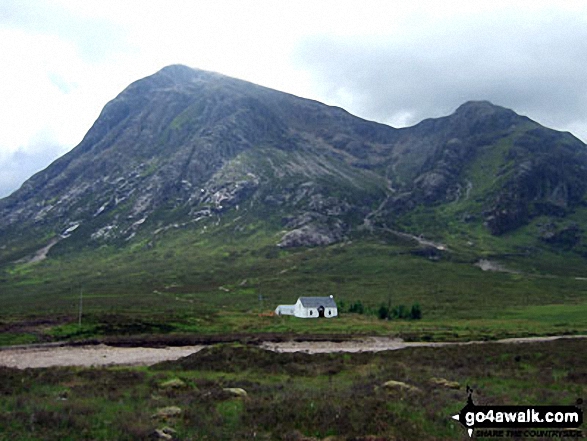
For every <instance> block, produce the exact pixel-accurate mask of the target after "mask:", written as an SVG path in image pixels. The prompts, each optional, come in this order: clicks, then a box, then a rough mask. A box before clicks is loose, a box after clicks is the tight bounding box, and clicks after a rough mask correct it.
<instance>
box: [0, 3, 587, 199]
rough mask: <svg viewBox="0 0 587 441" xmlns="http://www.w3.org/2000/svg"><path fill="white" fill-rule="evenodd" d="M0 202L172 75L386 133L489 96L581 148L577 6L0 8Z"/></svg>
mask: <svg viewBox="0 0 587 441" xmlns="http://www.w3.org/2000/svg"><path fill="white" fill-rule="evenodd" d="M0 60H1V62H0V124H1V129H0V197H2V196H6V195H8V194H9V193H11V192H12V191H14V190H16V189H17V188H18V187H19V186H20V185H21V184H22V183H23V182H24V180H26V179H27V178H28V177H30V176H31V175H32V174H33V173H35V172H36V171H39V170H41V169H43V168H45V167H46V166H47V165H49V163H50V162H52V161H53V160H55V159H56V158H57V157H59V156H60V155H62V154H63V153H65V152H67V151H68V150H70V149H72V148H73V147H75V145H77V144H78V143H79V142H80V141H81V139H82V137H83V136H84V134H85V133H86V132H87V130H88V129H89V128H90V126H91V125H92V123H93V122H94V121H95V119H96V118H97V117H98V115H99V113H100V111H101V109H102V107H103V106H104V105H105V104H106V102H108V101H109V100H111V99H112V98H114V97H115V96H116V95H117V94H118V93H119V92H120V91H122V90H123V89H124V88H125V87H126V86H127V85H128V84H130V83H131V82H132V81H135V80H137V79H139V78H142V77H145V76H147V75H150V74H152V73H154V72H156V71H158V70H159V69H161V68H162V67H164V66H166V65H169V64H176V63H181V64H185V65H188V66H191V67H195V68H201V69H206V70H212V71H216V72H220V73H223V74H226V75H229V76H233V77H237V78H242V79H245V80H248V81H252V82H255V83H257V84H261V85H264V86H267V87H272V88H275V89H278V90H282V91H285V92H289V93H293V94H296V95H300V96H303V97H306V98H312V99H316V100H319V101H322V102H324V103H327V104H330V105H337V106H340V107H343V108H345V109H347V110H348V111H349V112H351V113H353V114H355V115H357V116H360V117H362V118H366V119H371V120H375V121H379V122H383V123H387V124H390V125H392V126H394V127H403V126H407V125H413V124H415V123H417V122H419V121H421V120H422V119H424V118H428V117H439V116H444V115H447V114H450V113H451V112H453V111H454V110H455V109H456V108H457V107H458V106H459V105H460V104H462V103H463V102H465V101H468V100H478V99H487V100H490V101H492V102H493V103H494V104H499V105H502V106H505V107H509V108H512V109H514V110H515V111H517V112H518V113H520V114H524V115H527V116H529V117H530V118H532V119H534V120H536V121H538V122H540V123H541V124H544V125H546V126H549V127H552V128H556V129H558V130H566V131H570V132H572V133H574V134H575V135H576V136H577V137H579V138H580V139H582V140H583V141H587V72H586V68H587V62H586V60H587V2H585V1H583V0H577V1H564V0H552V1H548V2H543V1H537V0H533V1H519V0H508V1H499V0H491V1H478V0H474V1H473V0H467V1H450V0H444V1H414V0H411V1H391V0H386V1H365V0H360V1H345V0H336V1H317V0H310V1H302V0H292V1H289V2H283V1H277V0H273V1H248V0H235V1H223V0H210V1H194V0H186V1H170V0H165V1H158V0H149V1H144V0H141V1H133V0H125V1H120V0H100V1H91V0H84V1H79V0H51V1H49V0H47V1H41V0H2V1H1V2H0Z"/></svg>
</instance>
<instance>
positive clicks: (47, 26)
mask: <svg viewBox="0 0 587 441" xmlns="http://www.w3.org/2000/svg"><path fill="white" fill-rule="evenodd" d="M0 25H1V26H3V27H6V28H15V29H21V30H25V31H28V32H32V33H35V34H44V35H53V36H57V37H59V38H62V39H64V40H67V41H69V42H73V43H74V44H75V45H76V47H77V48H78V51H79V53H80V55H81V56H82V57H83V58H84V59H86V60H87V61H92V62H96V61H100V60H101V59H105V58H108V57H110V56H111V55H112V54H114V53H119V52H120V51H121V50H124V49H125V48H127V47H128V45H127V43H126V38H125V32H124V30H123V29H120V28H119V27H117V26H115V25H114V24H112V23H110V22H108V21H107V20H105V19H98V18H92V17H79V16H75V15H73V14H72V13H71V12H70V11H68V10H67V9H65V8H64V7H62V6H59V5H58V4H53V3H51V2H44V1H40V0H3V1H2V2H1V3H0Z"/></svg>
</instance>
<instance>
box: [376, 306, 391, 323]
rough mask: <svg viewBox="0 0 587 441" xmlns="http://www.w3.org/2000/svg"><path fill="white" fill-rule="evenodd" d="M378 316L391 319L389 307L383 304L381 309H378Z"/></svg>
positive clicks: (382, 318)
mask: <svg viewBox="0 0 587 441" xmlns="http://www.w3.org/2000/svg"><path fill="white" fill-rule="evenodd" d="M377 316H378V317H379V318H380V319H381V320H387V319H389V318H390V317H389V308H388V307H387V306H385V305H383V304H382V305H381V306H380V307H379V311H377Z"/></svg>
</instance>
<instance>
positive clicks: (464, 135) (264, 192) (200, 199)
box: [0, 65, 587, 265]
mask: <svg viewBox="0 0 587 441" xmlns="http://www.w3.org/2000/svg"><path fill="white" fill-rule="evenodd" d="M586 178H587V149H586V146H585V145H584V144H583V143H582V142H581V141H579V140H578V139H577V138H575V137H574V136H572V135H571V134H569V133H562V132H557V131H554V130H551V129H548V128H545V127H542V126H541V125H539V124H538V123H536V122H534V121H532V120H530V119H529V118H527V117H524V116H520V115H518V114H516V113H515V112H514V111H512V110H509V109H505V108H503V107H499V106H495V105H493V104H491V103H489V102H483V101H481V102H468V103H465V104H463V105H462V106H461V107H459V108H458V109H457V110H456V111H455V112H454V113H453V114H452V115H449V116H446V117H443V118H437V119H428V120H425V121H422V122H421V123H419V124H417V125H415V126H413V127H409V128H403V129H395V128H392V127H388V126H386V125H383V124H378V123H375V122H371V121H366V120H363V119H361V118H358V117H355V116H353V115H351V114H349V113H348V112H346V111H345V110H343V109H341V108H338V107H331V106H327V105H324V104H321V103H319V102H316V101H312V100H308V99H303V98H299V97H296V96H293V95H289V94H286V93H282V92H278V91H275V90H271V89H268V88H265V87H261V86H258V85H254V84H251V83H248V82H245V81H241V80H237V79H233V78H229V77H226V76H223V75H220V74H216V73H212V72H206V71H202V70H196V69H191V68H188V67H185V66H180V65H174V66H169V67H166V68H164V69H162V70H161V71H159V72H157V73H156V74H154V75H151V76H149V77H147V78H144V79H141V80H139V81H136V82H135V83H133V84H131V85H130V86H128V87H127V88H126V89H125V90H124V91H123V92H122V93H120V95H118V96H117V97H116V98H115V99H113V100H112V101H111V102H109V103H108V104H107V105H106V106H105V107H104V109H103V111H102V113H101V114H100V116H99V118H98V119H97V120H96V122H95V123H94V125H93V126H92V127H91V129H90V130H89V131H88V133H87V134H86V136H85V137H84V139H83V140H82V142H81V143H80V144H79V145H78V146H77V147H75V148H74V149H73V150H71V151H70V152H69V153H67V154H66V155H64V156H63V157H61V158H59V159H58V160H57V161H55V162H54V163H53V164H51V165H50V166H49V167H47V169H45V170H43V171H41V172H39V173H37V174H36V175H34V176H33V177H32V178H30V179H29V180H28V181H26V182H25V183H24V184H23V185H22V187H21V188H20V189H19V190H17V191H16V192H14V193H13V194H12V195H10V196H9V197H7V198H4V199H2V200H0V243H1V244H2V245H1V246H0V265H2V264H10V263H12V262H15V261H21V262H24V261H31V260H32V261H35V260H40V259H42V258H44V257H45V256H47V255H48V256H49V257H51V256H52V255H55V256H58V255H67V254H68V253H75V252H79V251H80V250H85V249H90V250H91V249H97V248H99V247H102V246H114V247H118V248H124V247H127V246H133V244H138V243H141V244H146V245H149V244H152V242H153V240H156V239H157V238H159V237H162V235H164V234H166V233H167V232H169V231H173V230H179V229H187V230H190V229H191V230H192V231H199V232H202V231H204V230H206V229H210V230H211V229H213V228H214V227H218V226H227V225H230V229H229V230H226V231H225V233H224V234H228V235H231V234H246V232H247V231H248V230H250V229H251V228H252V225H259V223H261V224H262V225H263V229H265V230H266V231H267V232H268V233H267V235H268V236H271V237H274V239H272V241H273V245H274V246H275V245H277V246H278V247H279V248H282V249H284V248H292V247H300V246H323V245H329V244H333V243H337V242H341V241H344V240H347V239H349V238H352V237H353V235H355V234H361V232H363V233H364V232H372V233H377V232H381V231H388V232H389V231H398V230H399V231H400V233H409V234H413V235H416V236H417V235H424V236H427V237H433V238H435V239H439V240H443V241H448V242H449V246H453V247H455V248H457V249H458V248H459V247H461V246H463V247H464V246H465V245H464V244H465V243H474V242H481V241H482V239H483V238H485V237H486V236H487V235H489V236H491V237H493V238H494V239H492V240H491V241H489V242H490V243H491V244H498V245H495V246H494V245H488V246H487V247H486V248H480V249H478V250H477V253H478V254H479V255H483V253H487V252H489V251H492V250H493V251H495V250H498V249H501V247H502V245H500V244H502V242H499V238H500V237H501V236H504V235H506V236H507V235H508V234H512V233H516V232H518V231H522V230H523V229H524V228H526V229H527V228H533V230H532V231H531V232H530V233H529V234H530V236H531V239H528V240H526V239H524V240H525V241H526V242H524V243H525V244H526V245H527V244H531V245H532V246H534V245H536V244H538V245H536V246H542V245H544V246H548V247H555V248H556V247H559V248H561V249H564V250H573V252H577V253H579V254H583V253H584V250H583V244H584V243H587V242H585V238H584V237H583V234H584V230H583V228H584V223H581V222H582V219H583V218H582V216H580V215H581V213H582V211H581V210H583V209H584V207H585V194H586V190H587V188H586V185H587V184H586V182H587V180H586ZM210 230H208V231H210ZM525 234H526V233H525ZM485 242H487V241H485ZM526 245H525V246H526ZM492 247H493V248H492ZM465 248H466V247H465ZM526 248H528V247H527V246H526ZM467 252H468V251H467ZM585 254H586V255H587V253H585Z"/></svg>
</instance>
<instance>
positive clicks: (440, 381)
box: [429, 377, 461, 389]
mask: <svg viewBox="0 0 587 441" xmlns="http://www.w3.org/2000/svg"><path fill="white" fill-rule="evenodd" d="M429 381H430V383H432V384H436V385H437V386H442V387H446V388H447V389H460V388H461V385H460V383H459V382H458V381H450V380H447V379H446V378H436V377H432V378H431V379H430V380H429Z"/></svg>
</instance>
